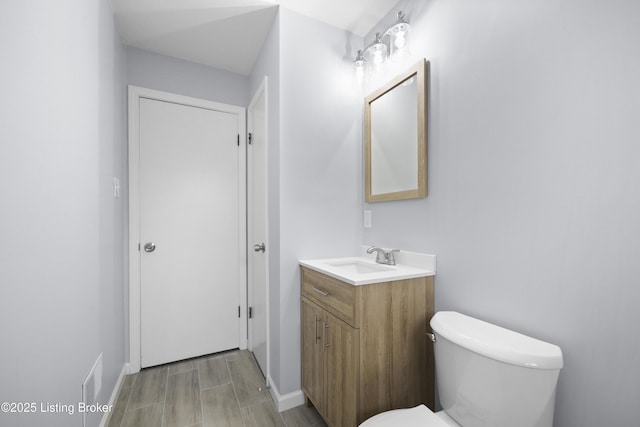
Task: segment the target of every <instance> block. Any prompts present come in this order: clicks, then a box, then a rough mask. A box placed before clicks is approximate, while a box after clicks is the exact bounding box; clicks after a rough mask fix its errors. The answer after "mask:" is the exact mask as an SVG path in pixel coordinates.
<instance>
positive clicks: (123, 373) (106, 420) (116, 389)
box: [100, 363, 129, 427]
mask: <svg viewBox="0 0 640 427" xmlns="http://www.w3.org/2000/svg"><path fill="white" fill-rule="evenodd" d="M127 374H129V364H128V363H125V364H124V365H122V370H121V371H120V375H119V376H118V380H117V381H116V385H115V386H114V387H113V391H112V392H111V397H109V402H108V403H107V404H108V405H111V408H112V410H111V411H109V412H106V413H105V414H104V415H103V416H102V420H100V427H106V426H107V425H108V424H109V419H110V418H111V413H112V412H113V408H115V406H116V400H117V399H118V392H119V391H120V386H121V385H122V380H124V377H125V376H126V375H127Z"/></svg>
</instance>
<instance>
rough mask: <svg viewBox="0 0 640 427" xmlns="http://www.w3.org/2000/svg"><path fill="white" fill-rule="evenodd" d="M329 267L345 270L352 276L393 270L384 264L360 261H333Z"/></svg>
mask: <svg viewBox="0 0 640 427" xmlns="http://www.w3.org/2000/svg"><path fill="white" fill-rule="evenodd" d="M327 265H330V266H332V267H336V268H339V269H340V270H344V271H345V272H347V273H352V274H369V273H378V272H380V271H389V270H393V267H391V266H386V265H382V264H372V263H370V262H363V261H359V260H345V261H333V262H331V261H330V262H327Z"/></svg>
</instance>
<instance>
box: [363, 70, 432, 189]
mask: <svg viewBox="0 0 640 427" xmlns="http://www.w3.org/2000/svg"><path fill="white" fill-rule="evenodd" d="M426 74H427V61H426V60H425V59H422V60H420V61H419V62H418V63H417V64H415V65H414V66H413V67H411V68H410V69H409V70H407V71H406V72H404V73H402V74H401V75H399V76H397V77H396V78H394V79H393V80H391V81H390V82H389V83H387V84H386V85H384V86H383V87H381V88H380V89H378V90H376V91H374V92H373V93H371V94H370V95H369V96H367V97H366V98H365V103H364V117H365V120H364V127H365V141H364V142H365V144H364V151H365V156H364V157H365V201H367V202H383V201H390V200H403V199H418V198H424V197H426V196H427V93H426V92H427V84H426Z"/></svg>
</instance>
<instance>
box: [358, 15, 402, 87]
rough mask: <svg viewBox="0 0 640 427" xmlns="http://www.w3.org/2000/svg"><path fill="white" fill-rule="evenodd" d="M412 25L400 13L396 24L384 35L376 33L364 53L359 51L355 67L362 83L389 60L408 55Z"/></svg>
mask: <svg viewBox="0 0 640 427" xmlns="http://www.w3.org/2000/svg"><path fill="white" fill-rule="evenodd" d="M410 29H411V25H409V23H408V22H407V20H406V17H405V14H404V12H402V11H400V12H398V16H397V19H396V22H395V23H394V24H393V25H392V26H391V27H389V28H388V29H387V30H386V31H385V32H384V33H376V38H375V40H374V41H373V42H371V44H369V45H368V46H367V47H366V48H365V49H364V51H362V50H359V51H358V55H357V56H356V59H355V60H354V61H353V66H354V68H355V70H356V78H357V79H358V81H359V82H360V83H362V82H363V81H364V78H365V74H366V72H368V73H376V72H377V71H379V69H380V67H381V66H382V64H384V63H385V62H386V61H387V59H389V58H390V57H391V58H400V57H404V56H407V55H408V51H409V45H408V38H407V37H408V34H409V30H410Z"/></svg>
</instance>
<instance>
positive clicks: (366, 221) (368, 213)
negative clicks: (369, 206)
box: [363, 209, 371, 228]
mask: <svg viewBox="0 0 640 427" xmlns="http://www.w3.org/2000/svg"><path fill="white" fill-rule="evenodd" d="M363 224H364V228H371V211H370V210H366V209H365V211H364V216H363Z"/></svg>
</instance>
